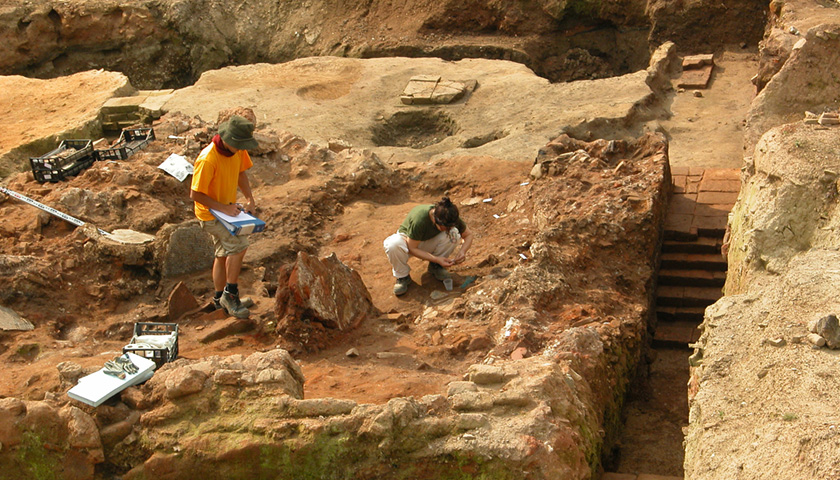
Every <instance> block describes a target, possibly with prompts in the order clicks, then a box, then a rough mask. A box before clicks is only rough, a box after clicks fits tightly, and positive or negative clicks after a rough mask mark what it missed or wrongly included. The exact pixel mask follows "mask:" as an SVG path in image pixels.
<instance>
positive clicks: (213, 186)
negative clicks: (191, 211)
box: [190, 143, 254, 221]
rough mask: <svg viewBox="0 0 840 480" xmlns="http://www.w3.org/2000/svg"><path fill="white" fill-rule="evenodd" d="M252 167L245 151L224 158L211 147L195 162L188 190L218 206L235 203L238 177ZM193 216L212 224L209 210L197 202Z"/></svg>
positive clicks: (211, 215)
mask: <svg viewBox="0 0 840 480" xmlns="http://www.w3.org/2000/svg"><path fill="white" fill-rule="evenodd" d="M253 165H254V163H253V162H252V161H251V156H250V155H248V152H247V151H246V150H239V151H238V152H236V153H235V154H233V156H232V157H226V156H224V155H222V154H221V153H219V151H218V150H216V146H215V145H214V144H213V143H211V144H209V145H207V146H206V147H204V150H202V151H201V153H199V154H198V158H196V159H195V165H194V167H193V179H192V185H191V186H190V188H191V189H192V190H195V191H196V192H200V193H203V194H205V195H207V196H209V197H210V198H212V199H213V200H216V201H218V202H219V203H223V204H228V203H235V202H236V190H237V189H238V188H239V174H240V172H244V171H245V170H248V169H249V168H251V167H252V166H253ZM195 216H196V217H198V219H199V220H204V221H208V220H215V217H213V214H212V213H210V210H209V209H208V208H207V207H205V206H204V205H202V204H200V203H198V202H195Z"/></svg>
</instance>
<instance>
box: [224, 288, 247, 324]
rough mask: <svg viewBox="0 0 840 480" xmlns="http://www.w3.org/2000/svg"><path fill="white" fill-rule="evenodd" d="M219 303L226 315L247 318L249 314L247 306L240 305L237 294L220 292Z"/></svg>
mask: <svg viewBox="0 0 840 480" xmlns="http://www.w3.org/2000/svg"><path fill="white" fill-rule="evenodd" d="M219 303H220V304H221V306H222V308H224V309H225V311H226V312H227V314H228V315H233V316H234V317H236V318H248V316H250V315H251V312H250V311H249V310H248V308H247V307H245V306H244V305H242V302H241V301H240V300H239V295H234V294H232V293H228V292H225V293H223V294H222V298H221V299H220V300H219Z"/></svg>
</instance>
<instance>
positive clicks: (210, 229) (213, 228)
mask: <svg viewBox="0 0 840 480" xmlns="http://www.w3.org/2000/svg"><path fill="white" fill-rule="evenodd" d="M201 228H202V229H204V231H206V232H207V233H209V234H210V236H211V237H213V248H215V250H216V256H217V257H229V256H231V255H236V254H237V253H239V252H241V251H242V250H245V249H246V248H248V235H231V234H230V232H229V231H228V229H226V228H225V227H224V225H222V224H221V223H220V222H219V221H218V220H209V221H206V222H205V221H203V220H202V221H201Z"/></svg>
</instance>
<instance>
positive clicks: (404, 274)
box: [383, 197, 473, 296]
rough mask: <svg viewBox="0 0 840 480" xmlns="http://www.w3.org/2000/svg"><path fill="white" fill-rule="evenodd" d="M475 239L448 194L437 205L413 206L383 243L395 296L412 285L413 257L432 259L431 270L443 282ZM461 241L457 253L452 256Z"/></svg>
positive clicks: (448, 277)
mask: <svg viewBox="0 0 840 480" xmlns="http://www.w3.org/2000/svg"><path fill="white" fill-rule="evenodd" d="M472 240H473V236H472V232H470V230H469V229H467V224H466V223H464V221H463V220H461V216H460V214H459V213H458V207H456V206H455V205H454V204H453V203H452V202H451V201H450V200H449V197H443V199H441V200H440V201H439V202H437V203H435V204H434V205H418V206H416V207H414V208H412V209H411V211H410V212H409V213H408V215H407V216H406V217H405V220H403V222H402V224H401V225H400V228H399V230H397V233H395V234H393V235H391V236H390V237H388V238H386V239H385V242H384V244H383V246H384V247H385V254H386V255H387V256H388V261H389V262H390V263H391V269H392V272H393V274H394V277H395V278H396V283H395V284H394V295H397V296H400V295H402V294H404V293H405V292H407V291H408V287H409V285H411V276H410V273H411V267H409V266H408V259H409V258H410V257H417V258H419V259H421V260H425V261H427V262H429V267H428V270H429V273H431V274H432V275H434V277H435V278H436V279H438V280H440V281H444V280H446V279H450V278H452V276H451V275H450V273H449V272H448V271H447V268H449V267H451V266H452V265H455V264H458V263H461V262H463V261H464V259H465V258H466V255H467V251H468V250H469V249H470V246H471V245H472ZM459 244H460V245H461V248H460V249H459V250H458V253H457V254H456V255H455V256H454V257H452V258H449V257H450V255H452V253H453V252H454V251H455V249H456V248H457V247H458V245H459Z"/></svg>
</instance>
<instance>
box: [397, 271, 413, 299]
mask: <svg viewBox="0 0 840 480" xmlns="http://www.w3.org/2000/svg"><path fill="white" fill-rule="evenodd" d="M409 285H411V276H409V275H406V276H405V277H402V278H398V279H397V283H395V284H394V295H396V296H398V297H399V296H400V295H402V294H403V293H405V292H407V291H408V286H409Z"/></svg>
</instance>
